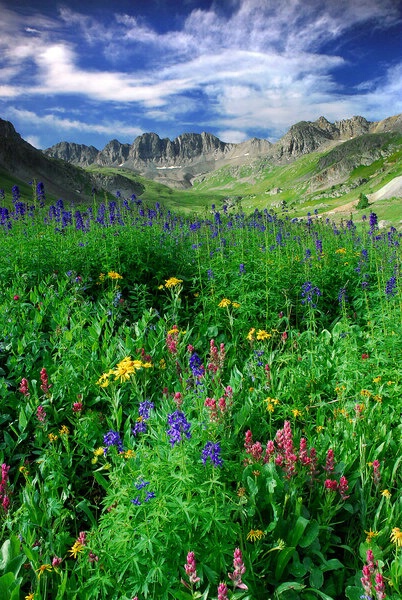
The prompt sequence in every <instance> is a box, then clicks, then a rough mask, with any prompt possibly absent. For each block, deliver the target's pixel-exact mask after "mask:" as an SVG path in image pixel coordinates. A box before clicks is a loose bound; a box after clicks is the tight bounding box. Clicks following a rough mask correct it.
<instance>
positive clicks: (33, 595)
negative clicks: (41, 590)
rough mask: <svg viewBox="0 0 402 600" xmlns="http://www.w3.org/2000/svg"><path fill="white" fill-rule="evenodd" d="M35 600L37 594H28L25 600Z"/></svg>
mask: <svg viewBox="0 0 402 600" xmlns="http://www.w3.org/2000/svg"><path fill="white" fill-rule="evenodd" d="M34 599H35V594H34V593H33V592H31V593H30V594H27V595H26V596H25V600H34Z"/></svg>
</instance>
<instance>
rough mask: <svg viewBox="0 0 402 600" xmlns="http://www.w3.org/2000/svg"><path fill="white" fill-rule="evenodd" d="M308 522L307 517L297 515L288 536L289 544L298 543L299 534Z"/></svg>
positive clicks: (301, 533)
mask: <svg viewBox="0 0 402 600" xmlns="http://www.w3.org/2000/svg"><path fill="white" fill-rule="evenodd" d="M308 524H309V521H308V519H305V518H304V517H299V518H298V519H297V521H296V523H295V525H294V527H293V529H292V533H291V536H290V538H289V544H290V546H295V547H296V546H297V544H298V543H299V540H300V538H301V536H302V535H303V533H304V530H305V529H306V527H307V525H308Z"/></svg>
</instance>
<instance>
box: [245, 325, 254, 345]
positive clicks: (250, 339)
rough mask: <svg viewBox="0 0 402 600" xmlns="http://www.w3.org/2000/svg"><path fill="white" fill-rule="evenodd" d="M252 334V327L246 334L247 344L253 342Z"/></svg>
mask: <svg viewBox="0 0 402 600" xmlns="http://www.w3.org/2000/svg"><path fill="white" fill-rule="evenodd" d="M254 334H255V327H252V328H251V329H250V331H249V332H248V334H247V339H248V341H249V342H253V341H254Z"/></svg>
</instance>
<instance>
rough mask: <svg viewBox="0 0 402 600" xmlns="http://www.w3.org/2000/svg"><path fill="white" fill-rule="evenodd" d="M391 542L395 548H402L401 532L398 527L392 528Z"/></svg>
mask: <svg viewBox="0 0 402 600" xmlns="http://www.w3.org/2000/svg"><path fill="white" fill-rule="evenodd" d="M391 542H392V543H393V544H396V546H399V547H401V546H402V531H401V530H400V529H399V527H394V528H393V530H392V531H391Z"/></svg>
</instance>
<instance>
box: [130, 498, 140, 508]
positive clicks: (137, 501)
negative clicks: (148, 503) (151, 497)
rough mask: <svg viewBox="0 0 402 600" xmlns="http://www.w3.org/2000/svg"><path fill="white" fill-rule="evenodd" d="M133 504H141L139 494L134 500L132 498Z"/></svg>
mask: <svg viewBox="0 0 402 600" xmlns="http://www.w3.org/2000/svg"><path fill="white" fill-rule="evenodd" d="M131 503H132V504H135V505H136V506H141V500H140V497H139V496H136V497H135V498H134V499H133V500H131Z"/></svg>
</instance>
